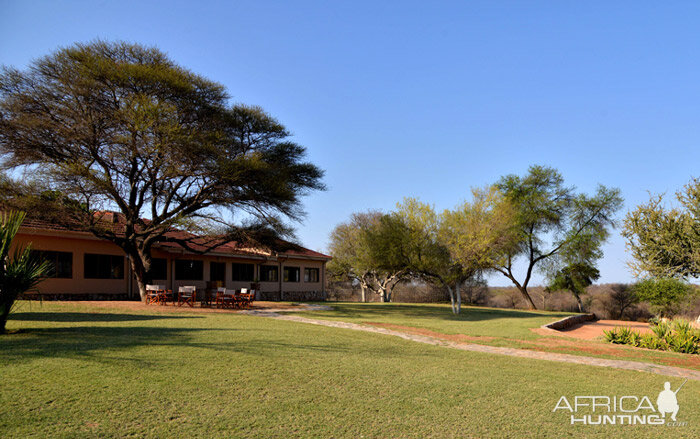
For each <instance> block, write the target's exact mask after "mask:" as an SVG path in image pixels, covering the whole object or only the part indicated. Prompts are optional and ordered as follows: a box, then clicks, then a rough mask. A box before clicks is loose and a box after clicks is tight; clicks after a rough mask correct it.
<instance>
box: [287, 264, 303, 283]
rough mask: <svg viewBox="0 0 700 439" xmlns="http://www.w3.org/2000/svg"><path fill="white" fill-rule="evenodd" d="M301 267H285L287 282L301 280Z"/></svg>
mask: <svg viewBox="0 0 700 439" xmlns="http://www.w3.org/2000/svg"><path fill="white" fill-rule="evenodd" d="M299 271H300V270H299V267H284V278H283V279H284V281H285V282H299Z"/></svg>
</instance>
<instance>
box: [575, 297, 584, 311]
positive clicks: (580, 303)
mask: <svg viewBox="0 0 700 439" xmlns="http://www.w3.org/2000/svg"><path fill="white" fill-rule="evenodd" d="M574 297H575V298H576V304H577V305H578V312H580V313H582V312H583V302H581V296H579V295H578V294H574Z"/></svg>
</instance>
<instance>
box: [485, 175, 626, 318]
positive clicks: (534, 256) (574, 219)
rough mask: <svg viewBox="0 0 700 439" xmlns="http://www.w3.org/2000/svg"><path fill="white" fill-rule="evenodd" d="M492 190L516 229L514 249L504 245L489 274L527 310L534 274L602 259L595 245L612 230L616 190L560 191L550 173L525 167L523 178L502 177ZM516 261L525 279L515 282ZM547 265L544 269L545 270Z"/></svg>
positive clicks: (617, 197)
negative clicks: (510, 287)
mask: <svg viewBox="0 0 700 439" xmlns="http://www.w3.org/2000/svg"><path fill="white" fill-rule="evenodd" d="M496 186H497V187H498V188H499V189H500V190H501V191H502V192H503V194H504V196H505V198H506V199H507V200H509V201H510V202H511V203H512V204H513V206H515V208H516V210H517V215H516V223H517V227H518V229H519V232H518V235H517V240H516V242H515V245H512V246H508V250H507V251H506V252H505V254H504V255H503V258H502V259H501V261H500V262H499V263H497V264H494V266H493V269H494V270H496V271H498V272H500V273H501V274H503V275H504V276H505V277H507V278H508V279H509V280H510V281H511V282H513V284H514V285H515V286H516V287H517V288H518V290H519V291H520V292H521V294H522V296H523V298H524V299H525V300H526V301H527V303H528V304H529V306H530V308H531V309H535V303H534V302H533V301H532V298H531V297H530V295H529V294H528V290H527V288H528V285H529V283H530V280H531V279H532V275H533V272H534V270H535V269H537V268H538V267H540V266H541V267H542V269H543V271H546V270H550V271H556V270H553V269H552V267H557V266H558V267H564V266H567V265H569V264H571V263H582V262H585V263H587V264H589V265H590V264H591V261H594V260H596V259H598V258H600V257H601V256H602V252H601V250H600V248H601V245H602V244H603V243H604V242H605V240H606V239H607V237H608V235H609V233H610V232H609V229H610V228H611V227H614V226H615V225H616V223H615V218H614V216H615V214H616V212H617V211H618V210H619V209H620V208H621V207H622V197H621V196H620V191H619V189H614V188H607V187H605V186H602V185H600V186H598V188H597V190H596V192H595V194H594V195H592V196H589V195H586V194H584V193H576V192H575V189H574V188H572V187H568V186H565V184H564V178H563V177H562V175H561V173H559V171H557V170H556V169H553V168H549V167H544V166H531V167H530V168H529V170H528V173H527V174H526V175H525V176H522V177H521V176H518V175H507V176H505V177H503V178H501V179H500V181H499V182H498V183H497V184H496ZM520 257H522V258H523V259H524V262H525V267H526V270H525V276H524V277H523V278H521V279H520V280H518V278H517V277H516V274H515V272H514V262H515V261H516V259H517V258H520ZM545 266H547V267H545Z"/></svg>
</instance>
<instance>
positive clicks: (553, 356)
mask: <svg viewBox="0 0 700 439" xmlns="http://www.w3.org/2000/svg"><path fill="white" fill-rule="evenodd" d="M284 311H292V310H289V309H287V310H284ZM240 313H242V314H248V315H254V316H260V317H268V318H274V319H278V320H287V321H291V322H298V323H308V324H312V325H321V326H328V327H331V328H342V329H352V330H355V331H364V332H373V333H376V334H384V335H392V336H394V337H400V338H403V339H405V340H410V341H414V342H418V343H425V344H430V345H435V346H444V347H449V348H453V349H460V350H463V351H472V352H483V353H487V354H497V355H508V356H510V357H520V358H531V359H536V360H547V361H558V362H561V363H573V364H585V365H588V366H599V367H611V368H614V369H625V370H634V371H637V372H649V373H654V374H657V375H665V376H672V377H680V378H688V379H691V380H696V381H700V371H697V370H690V369H683V368H680V367H673V366H662V365H658V364H651V363H641V362H638V361H625V360H608V359H605V358H594V357H584V356H578V355H570V354H559V353H554V352H541V351H533V350H528V349H515V348H505V347H497V346H486V345H480V344H473V343H460V342H455V341H449V340H443V339H440V338H436V337H433V336H428V335H420V334H410V333H406V332H401V331H395V330H393V329H388V328H382V327H376V326H366V325H359V324H356V323H348V322H337V321H330V320H319V319H310V318H308V317H300V316H290V315H282V314H279V313H278V312H273V311H270V310H248V311H240Z"/></svg>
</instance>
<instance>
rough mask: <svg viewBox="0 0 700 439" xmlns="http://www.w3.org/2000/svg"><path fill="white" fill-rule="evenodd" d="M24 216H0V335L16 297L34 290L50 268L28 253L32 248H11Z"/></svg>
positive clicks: (7, 213)
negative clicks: (11, 249) (11, 250)
mask: <svg viewBox="0 0 700 439" xmlns="http://www.w3.org/2000/svg"><path fill="white" fill-rule="evenodd" d="M24 217H25V213H24V212H0V334H2V333H4V332H5V324H6V323H7V317H8V316H9V315H10V310H11V309H12V305H13V304H14V303H15V299H17V296H19V295H20V294H22V293H24V292H25V291H28V290H30V289H32V288H34V287H35V286H36V285H37V284H38V283H39V282H41V281H42V280H43V279H44V278H45V277H46V275H47V274H48V273H49V270H50V268H51V267H50V265H49V263H48V262H46V261H42V260H41V259H39V258H38V257H36V256H35V255H34V254H32V251H31V245H28V246H26V247H20V246H17V247H16V248H15V249H14V251H13V252H12V253H11V252H10V246H11V244H12V240H13V239H14V237H15V235H17V232H18V231H19V227H20V226H21V225H22V222H23V221H24Z"/></svg>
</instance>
